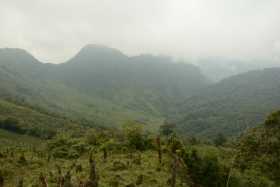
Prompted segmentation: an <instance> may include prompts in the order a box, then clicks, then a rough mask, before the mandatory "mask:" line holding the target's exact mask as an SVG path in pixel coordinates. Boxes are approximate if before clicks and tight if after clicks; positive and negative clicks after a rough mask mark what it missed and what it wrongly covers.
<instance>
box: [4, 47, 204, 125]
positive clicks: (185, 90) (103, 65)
mask: <svg viewBox="0 0 280 187" xmlns="http://www.w3.org/2000/svg"><path fill="white" fill-rule="evenodd" d="M0 82H1V84H0V88H1V93H0V97H2V98H13V99H14V98H16V99H17V100H24V102H25V103H28V104H31V105H35V106H39V107H41V108H44V109H46V110H49V111H52V112H55V113H58V114H61V115H66V116H68V117H72V118H84V119H86V120H91V121H93V122H95V123H99V124H101V125H110V126H114V125H116V124H121V123H122V122H124V121H126V120H141V121H143V122H151V121H153V123H157V122H155V121H159V120H162V119H163V117H164V116H165V115H166V114H167V113H168V112H169V110H171V109H173V108H174V107H175V106H176V104H177V102H179V101H181V100H183V99H186V98H187V97H189V96H191V95H193V94H195V93H197V92H198V91H199V90H200V89H201V88H203V87H205V86H206V85H208V84H209V82H208V80H207V79H206V78H205V77H204V76H203V75H202V74H201V73H200V70H199V69H198V68H197V67H196V66H194V65H190V64H184V63H176V62H173V61H172V60H171V59H170V58H167V57H158V56H152V55H141V56H135V57H128V56H126V55H124V54H123V53H122V52H120V51H119V50H116V49H112V48H108V47H106V46H99V45H87V46H85V47H84V48H82V49H81V50H80V51H79V53H78V54H77V55H75V56H74V57H73V58H72V59H70V60H69V61H67V62H65V63H62V64H56V65H55V64H45V63H41V62H39V61H38V60H37V59H35V58H34V57H33V56H32V55H30V54H29V53H28V52H26V51H24V50H21V49H1V50H0Z"/></svg>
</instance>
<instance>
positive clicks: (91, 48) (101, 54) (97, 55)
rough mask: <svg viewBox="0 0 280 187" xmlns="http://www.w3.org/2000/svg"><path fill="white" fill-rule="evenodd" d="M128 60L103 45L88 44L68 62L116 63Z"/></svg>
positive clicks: (117, 51) (115, 50)
mask: <svg viewBox="0 0 280 187" xmlns="http://www.w3.org/2000/svg"><path fill="white" fill-rule="evenodd" d="M126 58H128V57H127V56H126V55H124V54H123V53H122V52H121V51H119V50H117V49H114V48H110V47H107V46H104V45H97V44H88V45H86V46H85V47H83V48H82V49H81V50H80V51H79V53H78V54H77V55H76V56H74V58H72V59H71V60H70V62H76V61H79V62H86V63H97V62H104V61H118V60H124V59H126Z"/></svg>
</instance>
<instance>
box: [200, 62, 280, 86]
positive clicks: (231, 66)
mask: <svg viewBox="0 0 280 187" xmlns="http://www.w3.org/2000/svg"><path fill="white" fill-rule="evenodd" d="M195 64H196V65H197V66H198V67H199V68H200V69H201V71H202V73H203V74H204V75H205V76H206V77H208V78H209V79H210V80H212V81H214V82H218V81H220V80H222V79H225V78H228V77H231V76H233V75H238V74H241V73H245V72H248V71H253V70H261V69H264V68H270V67H279V63H278V61H276V60H267V59H263V60H262V59H235V58H226V57H208V58H201V59H197V60H196V61H195Z"/></svg>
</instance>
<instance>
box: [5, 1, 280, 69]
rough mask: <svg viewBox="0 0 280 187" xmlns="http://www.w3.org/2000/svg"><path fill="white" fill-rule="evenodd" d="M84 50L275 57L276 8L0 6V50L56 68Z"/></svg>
mask: <svg viewBox="0 0 280 187" xmlns="http://www.w3.org/2000/svg"><path fill="white" fill-rule="evenodd" d="M88 43H94V44H103V45H107V46H111V47H114V48H118V49H120V50H122V51H123V52H124V53H125V54H128V55H135V54H139V53H153V54H164V55H171V56H175V57H179V58H189V57H207V56H222V57H223V56H225V57H236V58H240V57H241V58H243V57H245V58H268V59H271V58H273V59H279V57H280V0H137V1H136V0H0V47H18V48H24V49H26V50H28V51H30V52H31V53H32V54H33V55H35V56H36V57H37V58H39V59H40V60H42V61H45V62H55V63H57V62H62V61H65V60H67V59H69V58H70V57H71V56H73V55H74V54H75V53H76V52H77V51H78V50H79V49H80V48H81V47H83V46H84V45H86V44H88Z"/></svg>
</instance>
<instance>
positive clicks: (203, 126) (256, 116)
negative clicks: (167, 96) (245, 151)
mask: <svg viewBox="0 0 280 187" xmlns="http://www.w3.org/2000/svg"><path fill="white" fill-rule="evenodd" d="M279 107H280V68H270V69H264V70H258V71H251V72H247V73H243V74H240V75H236V76H233V77H230V78H227V79H224V80H222V81H220V82H218V83H217V84H214V85H211V86H209V87H207V88H206V89H203V90H202V91H201V92H200V94H198V95H196V96H193V97H190V98H188V99H187V100H186V101H185V102H184V103H183V104H182V105H181V106H180V107H178V108H179V109H178V111H177V115H174V116H176V117H174V116H173V119H172V118H170V121H173V122H174V123H176V124H177V128H178V130H179V131H180V132H184V133H186V134H189V135H197V136H201V137H210V138H211V137H212V138H213V136H215V135H217V134H218V133H224V134H226V135H238V134H239V133H241V132H242V131H244V130H245V129H247V128H249V127H254V126H256V125H257V124H259V123H261V122H262V121H263V120H264V118H265V116H266V115H267V114H268V113H270V112H272V111H273V110H276V109H279Z"/></svg>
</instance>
